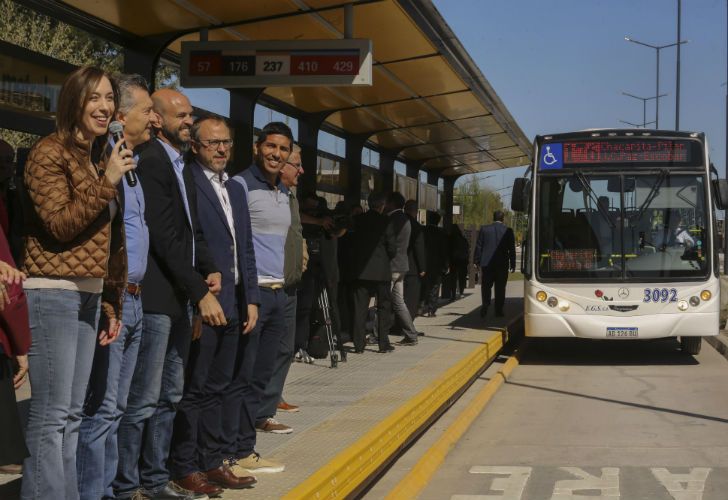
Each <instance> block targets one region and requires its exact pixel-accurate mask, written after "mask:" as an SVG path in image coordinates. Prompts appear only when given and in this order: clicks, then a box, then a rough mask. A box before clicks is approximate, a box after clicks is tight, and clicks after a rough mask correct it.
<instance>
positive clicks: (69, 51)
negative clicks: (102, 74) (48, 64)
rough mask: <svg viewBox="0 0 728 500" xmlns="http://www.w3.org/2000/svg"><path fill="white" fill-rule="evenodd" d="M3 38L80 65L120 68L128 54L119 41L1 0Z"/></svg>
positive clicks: (110, 68)
mask: <svg viewBox="0 0 728 500" xmlns="http://www.w3.org/2000/svg"><path fill="white" fill-rule="evenodd" d="M0 12H2V14H1V15H0V39H2V40H4V41H6V42H9V43H12V44H15V45H18V46H20V47H23V48H26V49H28V50H32V51H34V52H38V53H41V54H44V55H46V56H49V57H53V58H55V59H60V60H61V61H65V62H67V63H70V64H74V65H76V66H83V65H90V64H93V65H97V66H100V67H102V68H104V69H106V70H107V71H111V72H114V71H120V70H121V68H122V66H123V61H124V54H123V52H122V50H121V47H119V46H118V45H116V44H113V43H111V42H108V41H106V40H102V39H101V38H98V37H95V36H93V35H91V34H89V33H86V32H84V31H82V30H79V29H78V28H75V27H73V26H70V25H68V24H65V23H63V22H61V21H59V20H57V19H53V18H50V17H48V16H45V15H43V14H40V13H37V12H35V11H33V10H30V9H27V8H25V7H23V6H21V5H18V4H17V3H15V2H14V1H12V0H0Z"/></svg>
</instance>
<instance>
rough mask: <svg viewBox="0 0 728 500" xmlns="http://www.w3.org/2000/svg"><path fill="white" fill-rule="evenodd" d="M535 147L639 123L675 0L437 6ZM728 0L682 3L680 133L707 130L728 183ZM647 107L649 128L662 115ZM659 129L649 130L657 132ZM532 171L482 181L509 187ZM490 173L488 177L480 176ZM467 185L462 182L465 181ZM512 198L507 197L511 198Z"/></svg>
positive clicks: (668, 118) (669, 75) (667, 65)
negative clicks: (542, 137) (562, 135)
mask: <svg viewBox="0 0 728 500" xmlns="http://www.w3.org/2000/svg"><path fill="white" fill-rule="evenodd" d="M433 1H434V4H435V6H436V7H437V9H438V10H439V11H440V13H441V14H442V16H443V18H444V19H445V21H446V22H447V23H448V24H449V25H450V27H451V28H452V30H453V31H454V32H455V34H456V36H457V37H458V38H459V39H460V42H461V43H462V44H463V46H464V47H465V48H466V50H467V51H468V53H469V54H470V56H471V57H472V58H473V60H474V61H475V64H476V65H477V66H478V67H479V68H480V70H481V71H482V73H483V75H485V78H486V79H487V80H488V81H489V82H490V84H491V85H492V86H493V88H494V89H495V91H496V93H497V94H498V96H499V97H500V98H501V100H502V101H503V103H504V104H505V106H506V107H507V108H508V110H509V112H510V113H511V115H513V117H514V118H515V119H516V122H517V123H518V124H519V125H520V127H521V129H522V130H523V132H524V133H525V134H526V136H527V137H528V139H529V140H533V138H534V136H535V135H536V134H548V133H556V132H567V131H575V130H582V129H587V128H607V127H611V128H614V127H627V125H623V124H621V123H620V120H624V121H628V122H632V123H637V124H641V123H642V120H643V111H642V101H640V100H637V99H634V98H631V97H626V96H623V95H622V92H628V93H630V94H634V95H637V96H640V97H652V96H654V95H655V90H656V89H655V82H656V68H655V66H656V61H655V59H656V51H655V50H654V49H651V48H648V47H643V46H641V45H637V44H634V43H630V42H627V41H625V39H624V37H625V36H630V37H631V38H633V39H636V40H639V41H642V42H645V43H648V44H650V45H656V46H659V45H668V44H671V43H674V42H676V41H677V0H433ZM726 4H728V2H727V1H726V0H683V2H682V16H681V18H682V30H681V38H682V39H683V40H689V42H688V43H686V44H683V45H682V46H681V53H680V65H681V79H680V129H681V130H690V131H699V132H705V133H706V135H707V138H708V141H709V145H710V154H711V159H712V161H713V163H714V164H715V166H716V168H718V171H719V172H720V173H721V177H724V176H725V134H726V125H725V124H726V86H721V84H723V83H724V82H725V81H726V79H727V77H726V16H727V14H726ZM675 83H676V50H675V47H672V48H665V49H662V50H661V51H660V93H661V94H662V93H666V94H667V97H664V98H662V99H661V100H660V109H659V119H660V128H661V129H667V130H674V128H675ZM654 102H655V101H654V100H652V101H648V103H647V120H646V121H648V122H650V121H652V120H654V118H655V106H654ZM652 127H654V125H649V126H648V128H652ZM523 170H524V169H507V170H505V171H501V172H499V173H497V174H496V175H494V177H491V178H488V179H485V180H483V181H482V185H485V186H488V187H490V188H492V189H497V188H501V187H503V186H504V185H510V184H511V183H512V179H513V178H514V177H516V176H518V175H522V172H523ZM485 175H493V174H492V173H491V172H489V173H488V174H481V175H480V177H481V178H482V177H484V176H485ZM463 180H466V179H462V180H461V182H462V181H463ZM504 192H505V193H507V192H508V190H505V191H504Z"/></svg>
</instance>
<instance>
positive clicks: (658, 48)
mask: <svg viewBox="0 0 728 500" xmlns="http://www.w3.org/2000/svg"><path fill="white" fill-rule="evenodd" d="M624 39H625V40H627V41H628V42H632V43H636V44H637V45H644V46H645V47H649V48H651V49H655V52H656V53H657V64H656V78H655V96H657V100H656V101H655V128H656V129H658V128H660V99H659V98H660V97H662V96H660V51H661V50H662V49H667V48H669V47H675V46H677V45H682V44H683V43H688V42H689V40H679V41H677V42H675V43H669V44H667V45H652V44H650V43H645V42H640V41H639V40H635V39H634V38H630V37H628V36H625V37H624ZM677 90H678V91H679V84H678V88H677ZM677 99H678V102H680V101H679V100H680V97H678V98H677Z"/></svg>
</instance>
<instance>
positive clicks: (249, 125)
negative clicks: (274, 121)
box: [228, 88, 264, 175]
mask: <svg viewBox="0 0 728 500" xmlns="http://www.w3.org/2000/svg"><path fill="white" fill-rule="evenodd" d="M229 90H230V123H231V125H232V127H233V154H232V158H233V161H232V162H230V164H229V166H228V173H229V174H230V175H235V174H237V173H238V172H240V171H242V170H245V169H246V168H248V167H249V166H250V165H251V164H252V163H253V143H254V142H255V140H254V137H253V132H254V131H255V128H254V125H253V123H254V114H255V104H256V102H257V101H258V97H259V96H260V94H262V93H263V90H264V89H262V88H253V89H229Z"/></svg>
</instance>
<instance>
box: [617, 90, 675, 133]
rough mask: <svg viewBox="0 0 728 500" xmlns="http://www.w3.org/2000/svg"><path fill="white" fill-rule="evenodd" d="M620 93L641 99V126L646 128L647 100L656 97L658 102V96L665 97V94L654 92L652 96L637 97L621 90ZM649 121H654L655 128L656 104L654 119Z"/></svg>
mask: <svg viewBox="0 0 728 500" xmlns="http://www.w3.org/2000/svg"><path fill="white" fill-rule="evenodd" d="M622 95H626V96H627V97H632V98H634V99H639V100H640V101H642V128H647V101H651V100H652V99H657V101H658V102H659V99H660V97H665V96H666V95H667V94H662V95H660V94H655V95H654V96H653V97H639V96H636V95H634V94H630V93H629V92H622ZM650 123H654V124H655V128H657V104H655V121H654V122H650Z"/></svg>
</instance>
